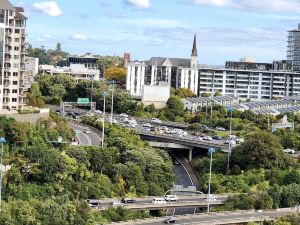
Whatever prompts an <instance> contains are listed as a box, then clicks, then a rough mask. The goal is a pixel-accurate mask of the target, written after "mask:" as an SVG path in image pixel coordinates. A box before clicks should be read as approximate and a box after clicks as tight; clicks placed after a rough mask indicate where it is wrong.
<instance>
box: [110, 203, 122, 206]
mask: <svg viewBox="0 0 300 225" xmlns="http://www.w3.org/2000/svg"><path fill="white" fill-rule="evenodd" d="M123 204H124V203H122V202H111V203H110V205H112V206H121V205H123Z"/></svg>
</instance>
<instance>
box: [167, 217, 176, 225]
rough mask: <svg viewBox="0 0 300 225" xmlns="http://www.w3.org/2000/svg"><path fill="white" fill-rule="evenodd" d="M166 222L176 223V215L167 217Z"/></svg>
mask: <svg viewBox="0 0 300 225" xmlns="http://www.w3.org/2000/svg"><path fill="white" fill-rule="evenodd" d="M164 223H167V224H169V223H176V220H175V217H174V216H171V217H169V218H167V219H165V220H164Z"/></svg>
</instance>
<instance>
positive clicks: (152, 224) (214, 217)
mask: <svg viewBox="0 0 300 225" xmlns="http://www.w3.org/2000/svg"><path fill="white" fill-rule="evenodd" d="M288 214H289V212H278V211H272V212H246V213H245V212H240V213H228V214H225V213H224V214H223V213H218V214H200V215H195V216H194V215H191V216H184V217H180V216H178V217H176V216H175V219H176V224H184V225H188V224H194V225H196V224H201V223H203V224H209V223H212V222H214V223H218V221H219V223H220V224H223V223H225V221H228V220H231V219H236V220H243V219H244V220H245V219H250V218H251V219H253V221H254V220H255V218H260V217H265V218H267V217H270V218H277V217H282V216H285V215H288ZM167 218H169V217H164V218H157V219H150V220H149V221H139V222H133V223H131V224H132V225H133V224H134V225H143V224H147V225H157V224H163V221H164V220H165V219H167ZM222 222H223V223H222ZM125 224H126V223H125Z"/></svg>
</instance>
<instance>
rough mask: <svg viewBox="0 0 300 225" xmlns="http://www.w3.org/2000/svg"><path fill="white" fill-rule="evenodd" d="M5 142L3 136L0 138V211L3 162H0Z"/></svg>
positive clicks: (0, 207)
mask: <svg viewBox="0 0 300 225" xmlns="http://www.w3.org/2000/svg"><path fill="white" fill-rule="evenodd" d="M5 142H6V140H5V138H3V137H2V138H0V143H1V157H0V165H1V172H0V175H1V179H0V211H1V209H2V179H3V164H2V160H3V144H4V143H5Z"/></svg>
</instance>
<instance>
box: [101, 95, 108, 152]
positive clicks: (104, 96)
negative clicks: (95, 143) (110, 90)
mask: <svg viewBox="0 0 300 225" xmlns="http://www.w3.org/2000/svg"><path fill="white" fill-rule="evenodd" d="M101 95H102V96H103V121H102V145H101V146H102V148H103V147H104V123H105V98H106V96H107V95H108V94H107V92H105V91H103V92H102V93H101Z"/></svg>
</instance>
